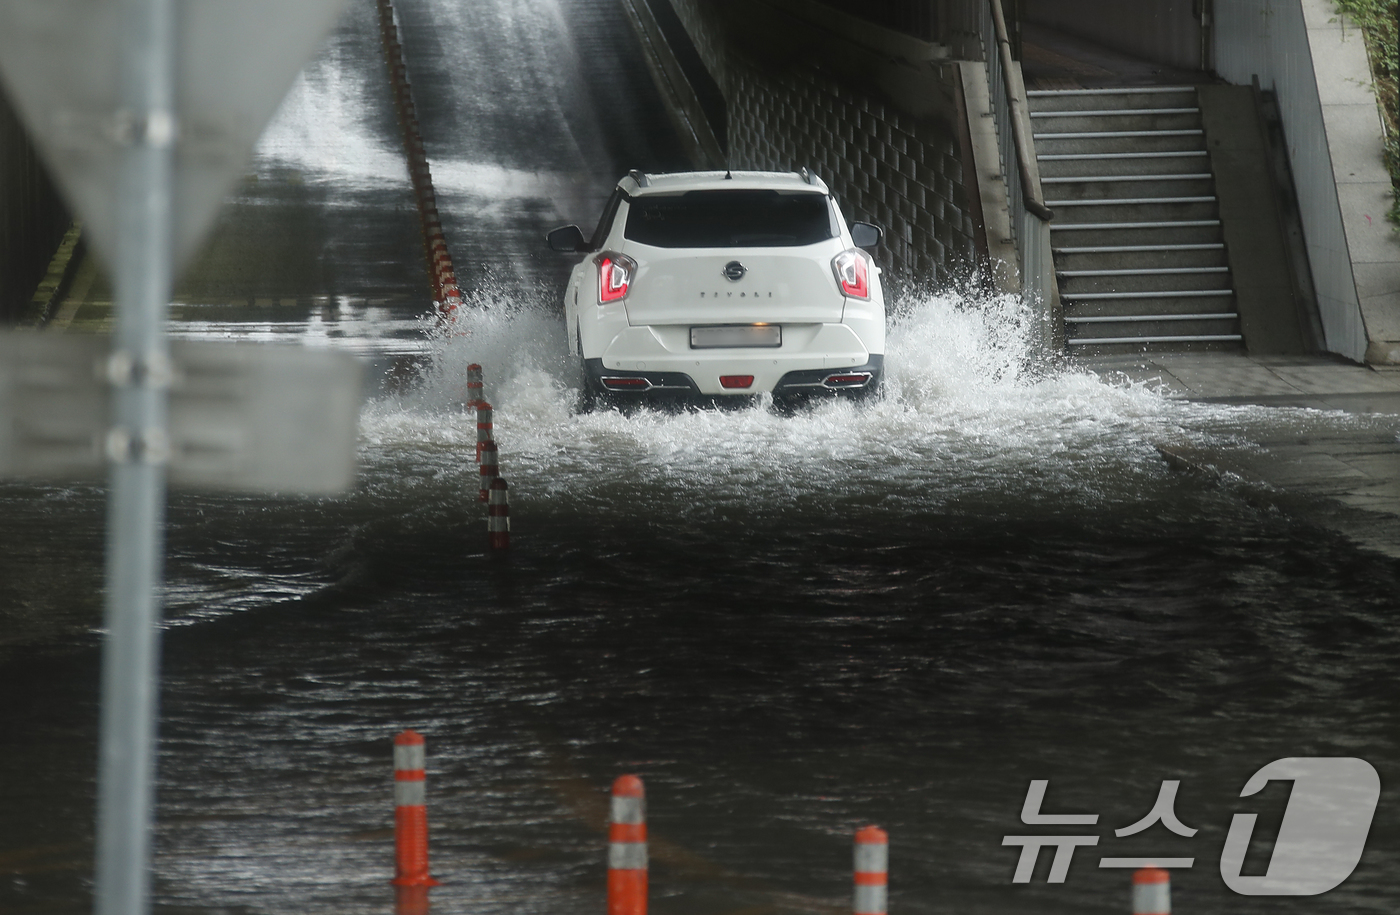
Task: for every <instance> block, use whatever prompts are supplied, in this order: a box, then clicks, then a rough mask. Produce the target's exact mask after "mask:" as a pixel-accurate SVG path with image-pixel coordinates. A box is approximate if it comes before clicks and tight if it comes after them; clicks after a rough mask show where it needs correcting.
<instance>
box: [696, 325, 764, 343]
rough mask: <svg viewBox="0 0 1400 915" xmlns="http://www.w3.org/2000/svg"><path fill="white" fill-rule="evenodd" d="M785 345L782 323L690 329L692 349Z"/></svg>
mask: <svg viewBox="0 0 1400 915" xmlns="http://www.w3.org/2000/svg"><path fill="white" fill-rule="evenodd" d="M782 345H783V328H782V325H781V324H721V325H716V326H713V327H692V328H691V329H690V348H691V349H720V348H729V347H741V346H768V347H777V346H782Z"/></svg>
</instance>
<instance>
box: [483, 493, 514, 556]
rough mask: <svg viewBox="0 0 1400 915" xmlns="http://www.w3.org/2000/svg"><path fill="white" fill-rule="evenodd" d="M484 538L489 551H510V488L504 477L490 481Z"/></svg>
mask: <svg viewBox="0 0 1400 915" xmlns="http://www.w3.org/2000/svg"><path fill="white" fill-rule="evenodd" d="M486 537H487V540H488V542H489V543H490V546H491V549H493V550H508V549H510V487H509V486H507V485H506V480H505V477H496V479H494V480H492V481H491V497H490V500H489V501H488V502H487V503H486Z"/></svg>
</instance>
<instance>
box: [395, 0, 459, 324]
mask: <svg viewBox="0 0 1400 915" xmlns="http://www.w3.org/2000/svg"><path fill="white" fill-rule="evenodd" d="M378 3H379V31H380V37H381V38H382V39H383V42H384V57H385V59H386V61H387V62H388V65H389V82H390V84H391V86H392V88H393V91H394V107H395V109H396V110H397V111H398V116H399V125H400V126H401V127H402V128H403V135H404V138H403V140H404V143H403V145H404V153H405V155H406V156H407V158H408V175H409V178H410V180H412V182H413V194H414V197H416V198H417V201H418V215H419V219H420V220H421V221H422V227H423V250H424V253H425V254H426V255H427V260H428V277H429V282H430V284H431V286H432V293H433V308H434V310H435V311H436V312H437V314H438V316H439V317H440V318H442V319H443V320H444V321H448V320H451V319H452V317H453V316H454V315H455V314H456V312H457V309H458V308H460V307H461V306H462V290H461V289H459V288H458V286H457V274H456V271H455V270H454V269H453V267H452V256H451V254H449V253H448V250H447V240H446V239H445V238H444V237H443V234H442V219H441V218H440V217H439V216H438V210H437V195H436V194H435V193H434V192H433V177H432V172H431V171H430V169H429V168H428V155H427V152H426V150H425V149H424V147H423V134H422V131H421V130H420V129H419V127H418V114H417V109H416V108H415V107H414V105H413V92H412V89H411V87H410V85H409V82H408V68H407V66H406V65H405V64H404V56H403V44H402V43H401V42H400V41H399V28H398V25H397V23H396V22H395V18H394V4H393V0H378Z"/></svg>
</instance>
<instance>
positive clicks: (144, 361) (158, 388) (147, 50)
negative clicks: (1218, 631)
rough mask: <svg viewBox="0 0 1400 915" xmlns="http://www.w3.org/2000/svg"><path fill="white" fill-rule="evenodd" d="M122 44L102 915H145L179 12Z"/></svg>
mask: <svg viewBox="0 0 1400 915" xmlns="http://www.w3.org/2000/svg"><path fill="white" fill-rule="evenodd" d="M119 9H120V13H119V14H120V22H119V26H118V33H117V36H116V37H117V41H118V42H119V60H120V84H119V89H118V91H119V93H120V96H119V98H120V105H121V107H120V108H119V110H118V113H117V132H118V142H119V143H121V144H122V146H123V147H124V148H122V149H121V151H120V171H119V176H120V177H119V184H118V188H117V195H116V205H117V212H116V214H115V215H116V222H117V227H118V238H117V239H116V250H115V255H116V256H115V257H114V259H113V263H112V273H113V284H114V287H115V288H114V292H115V305H116V326H115V329H114V333H113V339H112V351H111V356H110V357H109V358H108V361H107V375H108V379H109V380H110V381H111V382H112V385H113V388H112V424H111V429H110V431H109V432H108V434H107V440H106V447H107V456H108V459H109V460H110V461H111V465H110V466H111V469H110V474H111V477H110V480H111V490H110V492H109V495H108V509H107V593H106V602H105V606H104V615H105V621H106V627H107V638H106V641H105V642H104V643H103V655H102V718H101V732H100V735H101V736H100V745H99V746H100V757H99V758H100V762H99V765H98V788H97V792H98V795H97V796H98V801H97V885H96V912H97V915H142V913H145V912H146V911H147V905H148V900H149V896H150V832H151V830H150V825H151V821H152V816H153V795H154V793H155V792H154V785H155V732H156V727H155V723H156V714H157V712H156V703H157V697H158V692H159V690H158V683H159V670H158V667H159V644H158V643H159V635H158V632H159V630H158V629H157V623H158V619H159V601H158V594H159V591H160V586H161V581H162V557H163V556H164V536H163V531H164V526H165V524H164V522H165V517H164V515H165V482H166V481H165V473H166V462H167V460H168V457H169V452H170V449H169V445H168V442H169V434H168V422H167V417H168V400H167V397H168V388H169V384H170V377H171V370H170V354H169V343H168V341H167V340H166V338H165V320H166V316H167V311H168V307H169V306H168V304H167V303H168V302H169V301H170V286H171V283H172V273H173V265H172V263H171V254H172V251H173V247H172V245H171V222H172V217H171V214H172V196H173V181H172V177H173V173H172V160H173V150H174V143H175V137H176V133H177V131H178V130H179V124H178V123H177V121H176V117H175V97H174V81H175V34H176V33H175V10H174V0H121V3H120V7H119Z"/></svg>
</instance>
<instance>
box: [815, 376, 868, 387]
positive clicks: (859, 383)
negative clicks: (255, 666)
mask: <svg viewBox="0 0 1400 915" xmlns="http://www.w3.org/2000/svg"><path fill="white" fill-rule="evenodd" d="M871 377H872V376H871V374H870V373H869V372H838V373H837V374H835V375H827V376H826V378H825V379H824V380H823V381H822V384H824V385H826V386H827V387H829V388H859V387H863V386H864V385H865V383H866V382H867V381H869V380H870V379H871Z"/></svg>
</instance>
